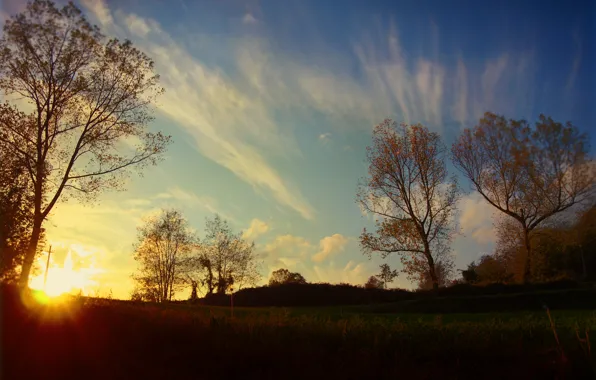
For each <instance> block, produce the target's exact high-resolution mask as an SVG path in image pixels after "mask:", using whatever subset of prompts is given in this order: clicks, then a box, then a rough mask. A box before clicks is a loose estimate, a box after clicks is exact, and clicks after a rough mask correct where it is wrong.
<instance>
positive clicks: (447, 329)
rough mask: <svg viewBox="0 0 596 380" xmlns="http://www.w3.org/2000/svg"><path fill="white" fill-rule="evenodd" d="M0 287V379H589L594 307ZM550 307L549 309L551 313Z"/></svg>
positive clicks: (592, 359)
mask: <svg viewBox="0 0 596 380" xmlns="http://www.w3.org/2000/svg"><path fill="white" fill-rule="evenodd" d="M4 293H5V294H4V296H3V301H2V302H3V310H4V312H3V314H4V315H3V317H4V318H3V322H2V323H3V329H2V331H3V335H2V340H3V345H2V347H4V352H3V371H4V373H3V378H6V379H8V378H19V379H22V378H60V379H66V378H83V377H84V378H182V379H186V378H188V379H190V378H192V379H220V378H260V379H263V378H265V379H268V378H284V379H286V378H315V379H316V378H325V379H363V378H375V379H381V378H393V379H395V378H407V379H438V378H440V379H462V378H463V379H467V378H474V379H477V378H489V379H492V378H494V379H496V378H503V377H505V376H506V377H507V378H509V379H516V378H519V379H533V378H540V379H555V378H558V379H582V378H587V379H589V378H593V377H594V368H595V365H594V364H595V360H594V354H593V353H592V350H591V346H592V345H593V344H594V340H593V337H592V335H594V334H595V333H594V330H595V329H596V312H594V311H593V310H553V311H550V310H546V309H545V310H542V311H518V312H510V313H445V314H435V313H415V312H410V313H392V312H382V313H379V312H378V309H377V306H384V307H385V308H387V306H388V305H351V306H333V307H296V308H289V307H236V308H234V311H233V316H232V311H231V309H230V308H229V307H221V306H205V305H199V304H190V303H182V302H181V303H171V304H151V303H142V302H131V301H119V300H108V299H93V298H85V297H74V298H71V297H68V298H64V299H63V300H62V302H60V301H59V300H52V301H51V302H48V303H46V304H43V303H39V302H34V301H32V300H29V302H28V306H27V305H24V306H23V304H22V303H21V301H20V299H19V297H18V296H17V295H15V294H13V293H10V294H8V295H7V294H6V291H4ZM549 315H550V317H549Z"/></svg>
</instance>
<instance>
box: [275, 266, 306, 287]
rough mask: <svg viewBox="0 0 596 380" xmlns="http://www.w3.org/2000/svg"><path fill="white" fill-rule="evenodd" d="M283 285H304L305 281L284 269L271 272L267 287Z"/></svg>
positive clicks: (295, 273) (296, 274) (300, 276)
mask: <svg viewBox="0 0 596 380" xmlns="http://www.w3.org/2000/svg"><path fill="white" fill-rule="evenodd" d="M284 284H306V280H305V279H304V277H302V275H301V274H300V273H297V272H290V271H289V270H287V269H284V268H281V269H278V270H276V271H273V273H271V278H270V279H269V286H276V285H284Z"/></svg>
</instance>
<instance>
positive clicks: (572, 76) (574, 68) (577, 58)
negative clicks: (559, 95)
mask: <svg viewBox="0 0 596 380" xmlns="http://www.w3.org/2000/svg"><path fill="white" fill-rule="evenodd" d="M573 45H574V47H575V54H574V56H573V63H572V65H571V70H570V72H569V76H568V77H567V83H566V85H565V92H566V93H567V94H569V92H570V91H571V90H572V89H573V86H574V85H575V80H576V78H577V73H578V71H579V67H580V64H581V61H582V43H581V39H580V36H579V32H578V31H577V29H576V30H574V31H573Z"/></svg>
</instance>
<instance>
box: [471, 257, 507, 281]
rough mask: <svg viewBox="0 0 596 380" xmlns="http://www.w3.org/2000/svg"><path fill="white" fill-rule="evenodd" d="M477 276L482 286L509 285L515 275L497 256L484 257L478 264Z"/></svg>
mask: <svg viewBox="0 0 596 380" xmlns="http://www.w3.org/2000/svg"><path fill="white" fill-rule="evenodd" d="M476 276H477V279H478V282H479V283H481V284H490V283H495V282H496V283H507V282H509V281H510V280H511V279H512V277H513V275H512V274H511V273H509V272H508V271H507V266H506V265H505V263H504V262H503V260H500V257H499V256H496V255H483V256H482V257H480V259H478V264H476Z"/></svg>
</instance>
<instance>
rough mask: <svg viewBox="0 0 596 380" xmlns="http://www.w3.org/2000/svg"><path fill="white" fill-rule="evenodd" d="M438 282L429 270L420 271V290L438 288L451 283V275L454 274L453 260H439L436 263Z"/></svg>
mask: <svg viewBox="0 0 596 380" xmlns="http://www.w3.org/2000/svg"><path fill="white" fill-rule="evenodd" d="M434 272H435V274H436V282H435V279H433V278H432V277H431V276H430V273H429V272H428V271H424V272H419V273H420V275H419V277H418V289H420V290H430V289H434V290H436V289H437V288H439V287H445V286H448V285H449V284H450V283H451V277H452V275H453V262H452V261H448V262H446V261H439V262H437V263H436V264H435V271H434ZM437 285H438V286H437Z"/></svg>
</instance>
